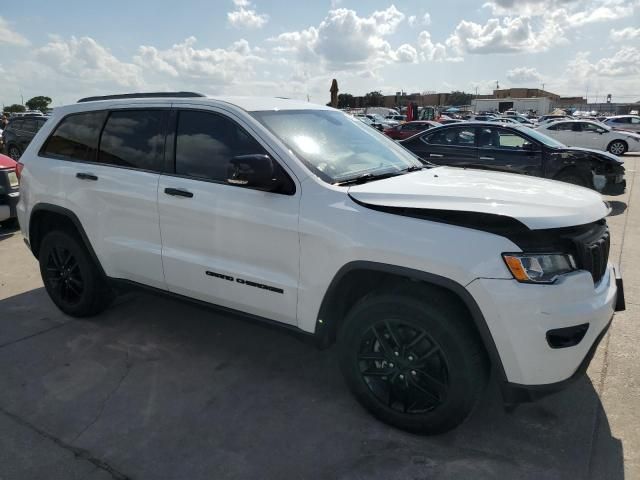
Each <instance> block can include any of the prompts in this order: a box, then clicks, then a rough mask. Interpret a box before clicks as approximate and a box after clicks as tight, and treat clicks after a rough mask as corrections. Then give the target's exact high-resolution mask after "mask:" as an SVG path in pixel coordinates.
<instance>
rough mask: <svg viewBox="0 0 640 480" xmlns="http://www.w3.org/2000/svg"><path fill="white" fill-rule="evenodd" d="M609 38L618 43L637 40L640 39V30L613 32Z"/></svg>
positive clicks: (625, 29)
mask: <svg viewBox="0 0 640 480" xmlns="http://www.w3.org/2000/svg"><path fill="white" fill-rule="evenodd" d="M609 36H610V37H611V40H615V41H616V42H620V41H623V40H635V39H636V38H640V28H633V27H627V28H623V29H622V30H611V32H609Z"/></svg>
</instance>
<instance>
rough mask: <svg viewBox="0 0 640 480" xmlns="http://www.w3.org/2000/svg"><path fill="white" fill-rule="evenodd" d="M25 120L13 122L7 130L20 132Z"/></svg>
mask: <svg viewBox="0 0 640 480" xmlns="http://www.w3.org/2000/svg"><path fill="white" fill-rule="evenodd" d="M23 122H24V120H11V123H9V125H7V127H8V128H7V129H8V130H9V129H10V130H20V129H21V128H22V124H23Z"/></svg>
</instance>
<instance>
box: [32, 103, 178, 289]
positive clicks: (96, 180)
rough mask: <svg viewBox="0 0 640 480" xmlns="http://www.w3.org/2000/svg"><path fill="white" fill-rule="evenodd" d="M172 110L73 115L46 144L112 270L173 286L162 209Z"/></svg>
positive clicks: (114, 274) (78, 212)
mask: <svg viewBox="0 0 640 480" xmlns="http://www.w3.org/2000/svg"><path fill="white" fill-rule="evenodd" d="M168 113H169V110H168V109H162V108H153V107H152V106H149V107H147V106H145V108H143V109H133V108H132V109H118V110H112V111H94V112H87V113H80V114H72V115H69V116H67V117H66V118H65V119H64V120H63V121H62V122H61V123H60V125H58V126H57V127H56V129H55V131H54V132H53V134H52V136H51V137H50V138H49V139H48V140H47V143H46V144H45V146H44V155H45V156H48V157H51V158H52V159H54V160H58V161H60V165H59V166H60V167H61V177H62V178H63V183H64V185H63V186H62V187H63V188H64V189H65V191H66V201H67V207H68V208H69V209H70V210H71V211H73V212H74V213H75V214H76V215H77V216H78V219H79V220H80V222H81V223H82V225H83V227H84V229H85V231H86V233H87V236H88V237H89V240H90V241H91V244H92V246H93V248H94V250H95V252H96V255H97V256H98V259H99V260H100V263H101V264H102V267H103V268H104V270H105V272H106V274H107V275H108V276H110V277H113V278H120V279H126V280H131V281H135V282H138V283H142V284H145V285H150V286H152V287H156V288H162V289H165V288H166V284H165V281H164V273H163V270H162V256H161V241H160V225H159V216H158V205H157V197H158V179H159V176H160V171H162V169H163V165H164V142H165V132H166V127H167V119H168Z"/></svg>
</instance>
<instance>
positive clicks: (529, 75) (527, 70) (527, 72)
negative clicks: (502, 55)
mask: <svg viewBox="0 0 640 480" xmlns="http://www.w3.org/2000/svg"><path fill="white" fill-rule="evenodd" d="M507 79H508V80H510V81H511V82H513V83H516V84H523V83H532V82H539V81H540V80H542V75H540V74H539V73H538V71H537V70H536V69H535V68H531V67H516V68H513V69H511V70H509V71H508V72H507Z"/></svg>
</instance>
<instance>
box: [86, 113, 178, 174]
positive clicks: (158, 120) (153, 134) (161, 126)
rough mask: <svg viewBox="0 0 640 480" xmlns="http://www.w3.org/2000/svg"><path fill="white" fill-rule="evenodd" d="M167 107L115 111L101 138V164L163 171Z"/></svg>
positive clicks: (99, 156) (99, 158)
mask: <svg viewBox="0 0 640 480" xmlns="http://www.w3.org/2000/svg"><path fill="white" fill-rule="evenodd" d="M167 118H168V111H167V110H117V111H113V112H111V114H110V115H109V118H108V119H107V123H106V124H105V126H104V130H103V132H102V137H101V138H100V152H99V155H98V162H99V163H107V164H109V165H117V166H120V167H129V168H138V169H141V170H150V171H154V172H161V171H162V170H163V168H162V167H163V163H164V137H165V130H166V125H167Z"/></svg>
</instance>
